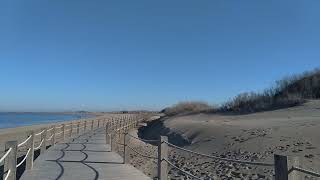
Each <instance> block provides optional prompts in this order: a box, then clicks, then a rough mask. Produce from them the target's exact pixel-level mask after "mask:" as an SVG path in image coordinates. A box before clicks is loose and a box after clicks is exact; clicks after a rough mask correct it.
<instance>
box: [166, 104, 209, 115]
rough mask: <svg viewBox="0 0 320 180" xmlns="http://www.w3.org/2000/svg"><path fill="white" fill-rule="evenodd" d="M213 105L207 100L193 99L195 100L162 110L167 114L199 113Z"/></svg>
mask: <svg viewBox="0 0 320 180" xmlns="http://www.w3.org/2000/svg"><path fill="white" fill-rule="evenodd" d="M212 109H213V107H212V106H210V105H208V104H207V103H205V102H200V101H193V102H180V103H178V104H176V105H174V106H172V107H169V108H166V109H164V110H162V112H163V113H165V114H166V115H169V116H171V115H177V114H182V113H198V112H205V111H209V110H212Z"/></svg>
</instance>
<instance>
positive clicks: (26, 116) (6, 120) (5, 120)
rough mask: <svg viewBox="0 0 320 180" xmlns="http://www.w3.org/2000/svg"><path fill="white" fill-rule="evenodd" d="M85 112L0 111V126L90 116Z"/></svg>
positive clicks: (50, 121) (10, 126)
mask: <svg viewBox="0 0 320 180" xmlns="http://www.w3.org/2000/svg"><path fill="white" fill-rule="evenodd" d="M91 117H94V115H87V114H53V113H5V112H0V128H12V127H18V126H27V125H34V124H43V123H53V122H60V121H67V120H75V119H80V118H91Z"/></svg>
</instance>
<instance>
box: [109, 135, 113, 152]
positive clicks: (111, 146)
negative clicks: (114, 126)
mask: <svg viewBox="0 0 320 180" xmlns="http://www.w3.org/2000/svg"><path fill="white" fill-rule="evenodd" d="M109 142H110V151H111V152H112V151H113V144H112V132H110V133H109Z"/></svg>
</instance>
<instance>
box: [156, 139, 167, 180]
mask: <svg viewBox="0 0 320 180" xmlns="http://www.w3.org/2000/svg"><path fill="white" fill-rule="evenodd" d="M164 141H168V137H167V136H160V142H159V145H158V178H159V180H167V179H168V163H167V162H166V161H165V160H164V159H166V160H168V145H167V144H166V143H165V142H164Z"/></svg>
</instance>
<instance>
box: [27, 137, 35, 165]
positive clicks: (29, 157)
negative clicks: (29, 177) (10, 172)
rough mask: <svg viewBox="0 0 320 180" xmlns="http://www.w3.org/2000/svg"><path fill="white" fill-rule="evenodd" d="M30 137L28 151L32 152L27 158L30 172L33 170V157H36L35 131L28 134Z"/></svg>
mask: <svg viewBox="0 0 320 180" xmlns="http://www.w3.org/2000/svg"><path fill="white" fill-rule="evenodd" d="M28 135H29V136H31V137H30V140H29V142H28V145H27V147H28V150H29V149H30V152H29V154H28V156H27V159H26V169H27V170H30V169H32V168H33V157H34V131H31V132H30V133H28Z"/></svg>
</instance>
